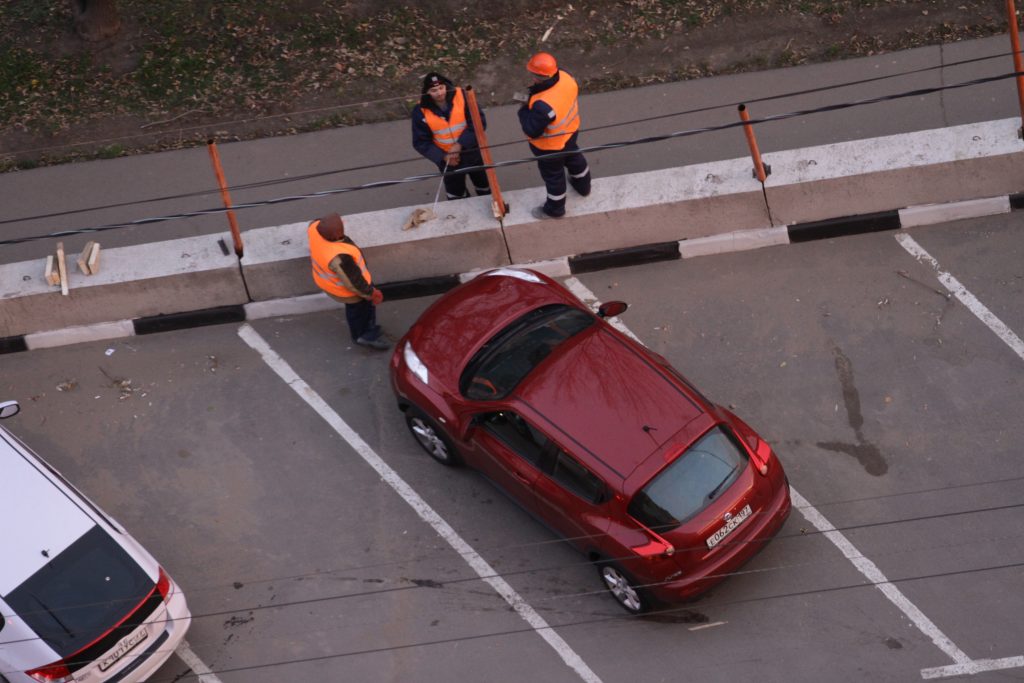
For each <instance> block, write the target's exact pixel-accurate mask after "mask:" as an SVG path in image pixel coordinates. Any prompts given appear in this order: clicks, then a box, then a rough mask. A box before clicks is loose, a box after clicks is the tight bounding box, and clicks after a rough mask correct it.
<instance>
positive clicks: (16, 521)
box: [0, 401, 192, 683]
mask: <svg viewBox="0 0 1024 683" xmlns="http://www.w3.org/2000/svg"><path fill="white" fill-rule="evenodd" d="M18 410H19V408H18V404H17V403H16V402H14V401H8V402H5V403H0V418H6V417H11V416H12V415H15V414H16V413H17V412H18ZM191 620H192V616H191V614H190V613H189V611H188V606H187V605H186V604H185V596H184V595H183V594H182V592H181V589H180V588H179V587H178V585H177V584H176V583H175V582H174V581H172V580H171V578H170V576H168V575H167V573H166V572H165V571H164V570H163V568H161V567H160V565H159V564H157V562H156V560H154V559H153V557H152V556H151V555H150V554H149V553H148V552H146V550H145V549H144V548H143V547H142V546H141V545H139V543H138V541H136V540H135V539H134V538H132V537H131V536H130V535H129V534H128V532H127V531H125V530H124V529H123V528H122V527H121V525H120V524H118V523H117V522H116V521H114V520H113V519H112V518H111V517H110V516H108V515H107V514H106V513H104V512H103V511H102V510H100V509H99V508H98V507H97V506H96V505H95V504H93V503H92V502H91V501H90V500H88V499H87V498H86V497H85V496H84V495H82V494H81V493H80V492H79V491H78V490H77V489H75V487H74V486H72V485H71V484H70V483H69V482H68V481H67V480H66V479H64V477H63V476H62V475H61V474H60V473H59V472H58V471H57V470H55V469H54V468H53V467H51V466H50V465H48V464H47V463H46V462H45V461H43V460H42V459H41V458H40V457H38V456H37V455H35V454H34V453H33V452H32V451H31V450H29V448H28V447H27V446H26V445H25V444H23V443H22V442H21V441H19V440H18V439H17V438H16V437H15V436H14V435H13V434H11V433H10V432H8V431H6V430H5V429H3V428H0V683H38V682H40V681H42V682H48V683H71V682H72V681H74V682H78V683H86V682H88V683H102V682H104V681H107V682H112V681H118V682H119V683H132V682H134V681H143V680H145V679H146V678H148V677H149V676H151V675H152V674H153V673H154V672H155V671H156V670H157V669H158V668H159V667H160V665H161V664H163V663H164V662H165V661H166V660H167V658H168V657H170V655H171V653H173V652H174V649H175V648H176V647H177V646H178V643H180V642H181V639H182V638H183V637H184V636H185V631H187V630H188V627H189V624H190V623H191Z"/></svg>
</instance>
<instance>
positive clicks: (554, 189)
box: [519, 52, 590, 218]
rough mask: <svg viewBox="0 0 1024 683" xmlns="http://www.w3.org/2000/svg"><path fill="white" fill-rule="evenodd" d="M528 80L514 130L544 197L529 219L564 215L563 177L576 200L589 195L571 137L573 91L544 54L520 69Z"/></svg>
mask: <svg viewBox="0 0 1024 683" xmlns="http://www.w3.org/2000/svg"><path fill="white" fill-rule="evenodd" d="M526 70H527V71H529V72H530V74H531V75H532V76H533V85H532V86H530V93H529V100H528V101H527V102H525V103H524V104H523V106H522V107H520V108H519V125H520V126H522V128H523V132H524V133H525V134H526V137H527V138H529V140H530V151H531V152H533V154H534V156H536V157H538V158H537V166H538V168H539V169H540V177H541V178H543V179H544V186H545V187H546V188H547V192H548V196H547V200H546V201H545V202H544V205H543V206H538V207H536V208H534V209H533V210H532V212H531V213H533V217H534V218H561V217H562V216H564V215H565V193H566V187H565V174H566V172H568V174H569V184H570V185H572V188H573V189H574V190H576V192H578V193H579V194H580V195H581V196H583V197H586V196H587V195H588V194H590V166H589V165H587V159H586V157H584V156H583V154H582V153H581V152H579V151H578V150H579V146H578V145H577V144H576V137H577V135H578V134H579V133H578V131H579V128H580V109H579V97H578V95H579V86H578V85H577V84H576V79H574V78H573V77H572V76H571V75H569V73H568V72H566V71H562V70H561V69H559V68H558V62H556V61H555V58H554V57H552V56H551V55H550V54H548V53H547V52H538V53H537V54H535V55H534V56H533V57H531V58H530V61H529V62H527V63H526Z"/></svg>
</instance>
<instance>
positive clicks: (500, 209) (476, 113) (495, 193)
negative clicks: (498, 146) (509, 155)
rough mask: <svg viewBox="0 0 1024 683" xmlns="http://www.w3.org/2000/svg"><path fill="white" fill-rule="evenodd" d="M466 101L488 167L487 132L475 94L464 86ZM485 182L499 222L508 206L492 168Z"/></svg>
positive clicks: (489, 159)
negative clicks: (488, 187) (502, 196)
mask: <svg viewBox="0 0 1024 683" xmlns="http://www.w3.org/2000/svg"><path fill="white" fill-rule="evenodd" d="M466 101H467V102H468V103H469V117H470V118H471V119H473V132H475V133H476V143H477V144H478V145H480V156H481V157H483V160H484V164H485V165H486V166H488V167H490V166H491V165H492V164H493V163H494V162H493V161H492V160H491V148H490V147H489V146H488V145H487V132H486V131H485V130H484V124H483V121H482V120H481V119H480V109H479V108H478V107H477V104H476V93H475V92H473V86H471V85H467V86H466ZM487 182H488V183H490V185H491V208H492V209H493V210H494V217H495V218H497V219H498V221H499V222H500V221H501V220H502V219H503V218H504V217H505V216H506V215H507V214H508V204H506V203H505V200H504V199H502V198H501V187H500V186H499V185H498V174H497V173H495V172H494V169H493V168H488V169H487Z"/></svg>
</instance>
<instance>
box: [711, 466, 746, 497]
mask: <svg viewBox="0 0 1024 683" xmlns="http://www.w3.org/2000/svg"><path fill="white" fill-rule="evenodd" d="M738 467H739V465H733V466H732V469H731V470H729V474H727V475H725V479H723V480H722V481H720V482H719V483H718V486H716V487H715V488H713V489H711V493H709V494H708V500H713V499H714V497H715V495H717V494H718V492H719V491H720V490H721V489H722V487H723V486H725V482H727V481H729V478H730V477H732V473H733V472H735V471H736V469H737V468H738Z"/></svg>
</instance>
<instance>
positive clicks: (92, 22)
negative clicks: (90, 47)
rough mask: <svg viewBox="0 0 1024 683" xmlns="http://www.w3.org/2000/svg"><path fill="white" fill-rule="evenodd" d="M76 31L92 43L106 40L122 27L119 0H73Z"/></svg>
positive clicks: (72, 8)
mask: <svg viewBox="0 0 1024 683" xmlns="http://www.w3.org/2000/svg"><path fill="white" fill-rule="evenodd" d="M71 11H72V12H73V13H74V16H75V31H76V32H77V33H78V35H79V36H80V37H81V38H82V40H86V41H88V42H90V43H93V42H98V41H101V40H106V39H108V38H112V37H114V36H115V35H117V32H118V31H119V30H120V29H121V15H120V14H119V13H118V11H117V0H71Z"/></svg>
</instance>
